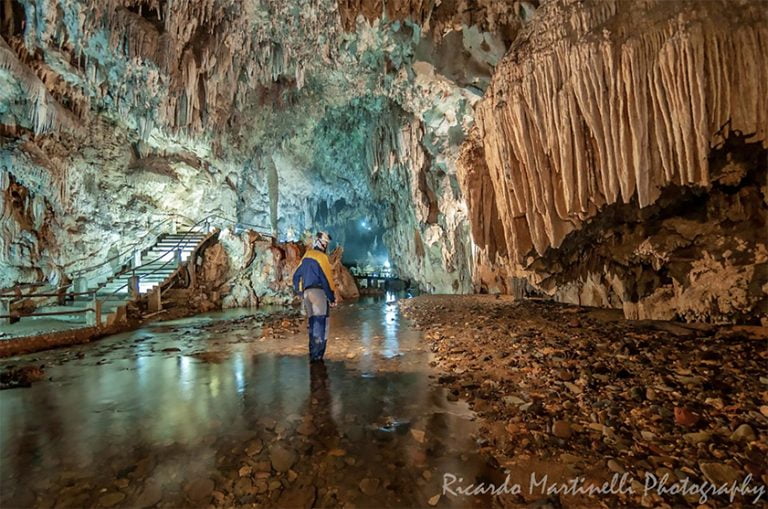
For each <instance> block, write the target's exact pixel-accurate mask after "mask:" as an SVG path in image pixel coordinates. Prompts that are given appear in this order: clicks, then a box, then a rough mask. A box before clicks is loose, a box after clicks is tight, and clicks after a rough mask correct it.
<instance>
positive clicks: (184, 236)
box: [108, 214, 217, 295]
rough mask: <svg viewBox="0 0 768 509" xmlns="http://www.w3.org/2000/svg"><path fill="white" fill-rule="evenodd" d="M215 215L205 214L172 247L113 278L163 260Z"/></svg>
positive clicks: (152, 272) (160, 267)
mask: <svg viewBox="0 0 768 509" xmlns="http://www.w3.org/2000/svg"><path fill="white" fill-rule="evenodd" d="M213 217H217V215H216V214H209V215H207V216H205V217H204V218H203V219H201V220H199V221H198V222H196V223H195V224H193V225H192V226H190V227H189V230H188V231H187V232H185V233H184V234H183V235H182V236H181V238H180V239H178V240H177V241H176V244H174V245H173V246H172V247H169V248H168V249H166V250H165V251H163V252H162V253H160V254H159V255H158V256H156V257H155V258H153V259H152V260H150V261H148V262H146V263H142V264H141V265H138V266H136V267H129V268H124V269H123V270H121V271H119V272H118V273H116V274H115V275H114V276H112V279H114V278H116V277H118V276H122V275H125V274H128V273H130V272H133V273H135V272H136V271H137V270H138V269H141V268H142V267H145V266H147V265H152V264H153V263H155V262H157V261H158V260H161V259H162V258H163V257H164V256H166V255H167V254H169V253H175V252H176V250H177V249H178V248H179V247H180V246H181V243H182V242H183V241H184V240H186V239H187V237H189V236H190V235H192V234H195V233H197V232H195V231H193V230H194V228H196V227H198V226H199V225H201V224H204V223H206V222H207V221H209V220H210V219H211V218H213ZM171 261H173V260H166V261H165V263H163V264H162V265H161V266H159V267H155V268H154V269H153V270H151V271H149V272H147V273H146V274H143V275H144V276H150V275H152V274H154V273H156V272H157V271H159V270H162V269H163V268H165V266H166V265H168V264H169V263H170V262H171ZM126 286H128V283H125V284H124V285H121V286H119V287H118V288H116V289H114V290H113V291H112V292H110V293H109V294H108V295H114V294H116V293H117V292H119V291H120V290H122V289H123V288H125V287H126Z"/></svg>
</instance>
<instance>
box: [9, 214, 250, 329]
mask: <svg viewBox="0 0 768 509" xmlns="http://www.w3.org/2000/svg"><path fill="white" fill-rule="evenodd" d="M214 224H215V225H217V226H222V227H223V226H227V227H229V228H232V229H233V230H234V231H237V230H238V228H241V227H247V228H249V229H253V230H256V231H259V230H262V231H263V230H264V227H260V226H256V225H249V224H247V223H239V222H236V221H233V220H231V219H228V218H225V217H223V216H220V215H218V214H210V215H208V216H206V217H205V218H203V219H201V220H199V221H197V222H196V223H194V224H191V222H190V221H185V219H183V218H181V219H180V218H179V217H178V216H169V217H168V218H167V219H165V220H164V221H162V222H159V223H157V224H156V225H154V226H153V227H152V228H150V229H149V230H148V231H147V232H146V234H145V235H144V237H143V238H141V239H139V240H137V241H136V242H134V243H133V244H131V245H130V246H128V247H127V249H125V250H124V251H123V252H121V253H119V254H117V255H115V256H113V257H111V258H109V259H108V260H105V261H102V262H100V263H98V264H96V265H94V266H92V267H89V268H86V269H82V270H80V271H76V272H75V273H73V274H71V275H70V276H71V277H72V278H73V280H74V281H73V282H72V283H70V284H67V285H64V286H59V287H56V286H51V285H46V284H42V283H32V284H19V285H16V286H15V287H13V288H10V289H7V290H0V339H2V338H8V337H21V336H25V335H36V334H41V333H44V332H55V331H58V330H66V329H75V328H81V327H86V326H102V327H103V326H109V325H112V324H114V323H118V322H120V321H122V320H124V319H125V317H126V310H127V306H128V304H129V303H130V302H131V301H133V302H138V301H139V300H144V301H145V302H146V304H147V309H148V311H149V312H153V311H156V310H158V309H159V308H160V303H161V296H162V292H163V291H165V290H166V289H168V288H170V287H172V286H173V285H174V284H175V282H176V281H177V279H175V278H176V277H177V276H179V274H181V272H179V274H177V271H179V269H180V267H182V265H183V264H185V262H186V261H187V260H188V259H189V257H190V256H191V255H192V253H194V252H195V250H196V249H197V248H199V247H200V246H201V244H202V243H203V242H205V241H206V240H207V239H208V238H209V237H210V236H211V235H213V234H214V233H215V232H217V231H218V229H214V228H212V225H214ZM147 245H149V247H146V246H147ZM142 248H143V249H142ZM30 303H31V310H30V308H29V306H28V304H30ZM38 325H39V326H38Z"/></svg>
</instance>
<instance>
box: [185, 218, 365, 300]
mask: <svg viewBox="0 0 768 509" xmlns="http://www.w3.org/2000/svg"><path fill="white" fill-rule="evenodd" d="M305 251H306V247H305V245H304V244H302V243H299V242H277V241H276V240H275V239H273V238H271V237H265V236H263V235H260V234H258V233H256V232H253V231H250V230H249V231H245V232H243V233H241V234H233V233H231V232H230V231H229V230H224V231H222V232H221V233H220V234H219V238H218V241H217V242H216V243H214V244H212V245H211V246H210V247H208V248H207V249H206V250H205V251H204V252H203V253H202V264H201V269H200V270H199V274H200V278H199V280H198V282H197V283H198V287H199V289H200V293H201V295H204V296H205V299H204V300H206V301H209V302H211V305H210V306H211V308H214V307H224V308H231V307H240V306H242V307H258V306H262V305H265V304H288V303H291V302H295V301H296V300H297V297H296V295H295V293H294V291H293V282H292V281H293V279H292V278H293V273H294V271H295V270H296V268H297V267H298V266H299V263H300V262H301V258H302V256H303V255H304V252H305ZM342 253H343V249H342V248H341V247H338V248H336V249H335V250H334V251H333V252H331V253H330V254H329V258H330V261H331V267H332V269H333V277H334V281H335V283H336V296H337V298H338V299H339V300H345V299H356V298H357V297H359V296H360V292H359V290H358V288H357V283H356V282H355V278H354V277H353V276H352V274H350V272H349V270H347V268H346V267H344V266H343V265H342V264H341V255H342Z"/></svg>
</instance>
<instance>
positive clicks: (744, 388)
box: [0, 296, 768, 508]
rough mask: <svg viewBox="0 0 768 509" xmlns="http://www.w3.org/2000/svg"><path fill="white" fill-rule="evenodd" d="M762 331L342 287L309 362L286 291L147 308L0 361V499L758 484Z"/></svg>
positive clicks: (98, 503) (766, 372)
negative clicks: (69, 343) (269, 303)
mask: <svg viewBox="0 0 768 509" xmlns="http://www.w3.org/2000/svg"><path fill="white" fill-rule="evenodd" d="M767 346H768V345H767V343H766V339H765V338H764V337H760V336H759V334H756V333H755V331H754V330H746V331H745V330H743V329H738V328H717V327H709V326H699V327H688V326H681V325H674V324H665V323H645V322H627V321H624V320H620V319H617V318H616V316H615V313H611V312H605V311H596V310H589V309H585V308H578V307H573V306H563V305H558V304H554V303H546V302H536V301H523V302H514V301H511V300H508V299H505V298H495V297H492V296H472V297H469V296H464V297H459V296H422V297H418V298H416V299H408V300H402V301H400V302H399V303H398V302H387V300H385V299H375V298H366V299H362V300H360V301H359V302H354V303H347V304H344V305H342V306H340V307H339V308H338V309H337V310H335V312H334V313H333V315H332V320H331V333H330V339H329V345H328V352H327V354H326V362H325V363H324V364H323V365H313V366H310V365H309V364H308V362H307V358H306V339H305V333H304V326H303V322H302V319H301V317H300V316H299V315H298V314H297V312H296V311H285V310H282V311H275V310H272V311H269V310H264V311H257V312H254V311H245V310H233V311H227V312H220V313H210V314H206V315H199V316H196V317H193V318H187V319H182V320H176V321H171V322H158V323H153V324H149V325H147V326H145V327H143V328H141V329H139V330H136V331H133V332H129V333H124V334H118V335H115V336H111V337H108V338H105V339H102V340H100V341H97V342H94V343H91V344H87V345H81V346H77V347H71V348H67V349H59V350H51V351H47V352H42V353H37V354H30V355H23V356H18V357H14V358H9V359H4V360H2V361H0V374H2V376H3V383H4V384H6V386H12V385H19V387H17V388H13V389H10V390H3V391H0V446H1V447H0V507H4V508H6V507H8V508H10V507H206V506H214V507H231V506H248V507H253V506H256V507H271V506H279V507H313V506H314V507H335V506H341V507H424V506H437V507H451V506H452V507H489V506H497V507H529V506H531V507H560V506H563V507H596V506H603V507H615V506H627V507H637V506H640V505H643V506H647V507H657V506H663V505H664V504H669V505H670V506H689V507H697V506H699V505H700V502H701V500H700V497H699V496H698V495H696V494H690V493H689V494H688V495H687V496H683V495H679V494H678V495H675V494H672V493H669V492H668V491H667V492H665V491H663V490H660V489H650V490H647V491H646V490H645V486H646V483H647V482H649V481H648V479H650V478H651V477H649V476H654V477H653V478H656V479H660V478H662V477H663V476H664V475H667V476H668V477H667V479H668V481H667V482H668V485H669V486H672V485H673V484H675V483H677V484H678V485H681V483H682V482H684V480H685V479H688V482H690V483H692V484H696V483H698V484H699V485H702V484H703V483H704V482H705V481H710V482H714V483H716V484H718V485H720V484H722V483H726V482H732V481H738V482H739V483H741V482H742V481H743V480H744V479H745V478H746V477H747V476H748V475H751V476H752V481H751V483H750V485H749V488H750V489H757V488H758V487H760V486H762V485H764V484H768V466H767V465H766V456H768V440H767V438H768V348H766V347H767ZM24 386H26V387H24ZM446 474H448V475H452V476H455V477H456V478H457V479H461V480H458V481H456V482H454V484H452V485H451V489H453V488H459V487H468V485H469V484H470V483H475V485H477V483H478V482H485V483H494V484H495V485H500V484H501V483H503V482H504V480H505V478H506V477H507V475H509V478H510V484H509V485H510V486H514V485H519V486H520V487H521V493H520V494H516V493H506V494H504V495H500V496H496V497H492V496H490V495H484V496H463V495H452V494H450V493H443V487H444V482H446V477H445V476H446ZM532 474H534V475H536V476H537V479H539V480H541V479H542V478H543V477H544V475H547V476H548V478H547V484H546V487H552V486H554V487H558V486H565V485H566V484H567V483H568V482H570V481H572V480H573V479H577V480H578V479H582V481H579V482H580V485H583V486H589V485H590V483H593V484H595V485H598V484H599V483H602V482H604V481H609V480H611V479H612V478H613V477H614V475H615V476H617V477H618V476H619V475H624V474H626V476H625V477H626V479H627V481H626V482H627V483H628V485H629V486H630V488H632V489H624V490H623V491H622V490H614V493H603V494H597V495H594V496H591V497H590V496H586V495H583V494H581V495H580V494H569V493H561V494H551V495H549V496H547V495H542V493H541V490H542V487H541V485H539V486H535V487H534V486H531V475H532ZM454 491H455V490H454ZM618 491H622V492H621V493H618ZM755 494H756V492H752V493H751V494H749V495H746V496H743V495H738V494H737V496H736V498H735V501H734V503H735V504H737V505H738V504H743V505H745V506H747V505H750V502H751V501H752V500H753V498H754V495H755ZM766 496H767V495H764V496H763V499H762V500H761V501H760V502H758V505H765V498H766ZM730 504H731V502H730V500H729V495H727V494H726V495H723V496H716V497H714V498H709V500H707V505H705V506H704V507H724V506H728V505H730Z"/></svg>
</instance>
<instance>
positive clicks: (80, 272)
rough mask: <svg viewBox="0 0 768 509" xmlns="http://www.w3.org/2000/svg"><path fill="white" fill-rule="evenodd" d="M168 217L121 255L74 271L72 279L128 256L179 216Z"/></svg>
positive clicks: (171, 215)
mask: <svg viewBox="0 0 768 509" xmlns="http://www.w3.org/2000/svg"><path fill="white" fill-rule="evenodd" d="M168 216H169V217H167V218H166V219H165V220H163V221H161V222H159V223H157V224H156V225H155V226H153V227H152V228H150V229H149V230H147V233H145V234H144V236H143V237H141V239H139V240H137V241H135V242H133V243H132V244H130V245H129V246H128V247H127V248H126V249H125V250H124V251H123V252H122V253H118V254H116V255H115V256H113V257H112V258H107V259H106V260H104V261H102V262H101V263H99V264H97V265H94V266H92V267H88V268H86V269H80V270H78V271H75V272H73V273H72V277H73V278H75V277H79V276H81V275H83V274H87V273H88V272H93V271H94V270H96V269H98V268H101V267H103V266H104V265H106V264H108V263H110V262H112V261H114V260H117V259H119V258H122V257H124V256H125V255H126V254H128V253H129V252H131V251H133V250H134V249H135V248H136V246H137V245H140V244H141V243H142V242H144V240H145V239H146V238H147V237H149V234H150V233H152V232H153V231H154V230H156V229H158V228H160V227H161V226H163V225H165V224H166V223H168V222H169V221H172V220H173V221H175V220H176V219H177V218H178V217H179V215H178V214H175V213H172V214H168Z"/></svg>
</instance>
